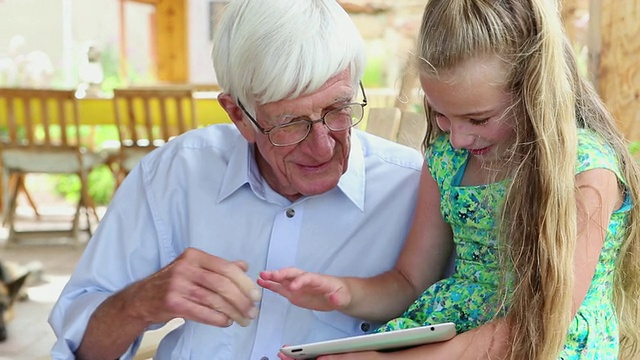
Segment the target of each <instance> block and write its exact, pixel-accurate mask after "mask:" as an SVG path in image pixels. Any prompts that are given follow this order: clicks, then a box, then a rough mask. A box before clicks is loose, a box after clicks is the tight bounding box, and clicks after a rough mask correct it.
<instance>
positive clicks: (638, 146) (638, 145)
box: [629, 141, 640, 156]
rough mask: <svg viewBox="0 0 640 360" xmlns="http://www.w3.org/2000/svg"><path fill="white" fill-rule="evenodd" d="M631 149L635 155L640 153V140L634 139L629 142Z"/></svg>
mask: <svg viewBox="0 0 640 360" xmlns="http://www.w3.org/2000/svg"><path fill="white" fill-rule="evenodd" d="M629 151H630V152H631V154H632V155H634V156H638V155H640V141H634V142H632V143H631V144H629Z"/></svg>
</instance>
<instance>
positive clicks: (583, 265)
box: [318, 169, 623, 360]
mask: <svg viewBox="0 0 640 360" xmlns="http://www.w3.org/2000/svg"><path fill="white" fill-rule="evenodd" d="M576 187H577V195H576V198H577V199H578V200H577V201H578V204H577V206H578V219H577V228H578V238H577V241H576V247H575V252H574V274H575V278H574V289H573V306H572V308H571V310H570V311H571V315H572V317H573V316H575V314H576V312H577V311H578V309H579V308H580V305H581V304H582V302H583V301H584V298H585V296H586V294H587V291H588V290H589V287H590V285H591V281H592V279H593V274H594V273H595V269H596V265H597V263H598V259H599V257H600V252H601V251H602V246H603V245H604V239H605V237H606V234H607V228H608V225H609V220H610V218H611V214H612V213H613V212H614V211H615V210H617V209H619V208H620V206H621V205H622V202H623V193H622V191H621V190H620V188H619V185H618V180H617V178H616V176H615V174H614V173H613V172H611V171H609V170H606V169H593V170H588V171H585V172H583V173H581V174H578V175H577V176H576ZM509 338H510V335H509V329H508V326H507V323H506V321H505V320H503V319H498V320H495V321H493V322H491V323H488V324H485V325H483V326H480V327H478V328H476V329H473V330H470V331H467V332H465V333H463V334H460V335H457V336H456V337H454V338H453V339H451V340H449V341H447V342H443V343H436V344H429V345H423V346H419V347H414V348H411V349H408V350H404V351H396V352H389V353H384V352H361V353H352V354H343V355H336V356H324V357H320V358H318V360H334V359H340V360H357V359H413V358H415V359H421V360H423V359H424V360H428V359H462V360H464V359H474V360H476V359H503V358H506V355H507V353H508V350H509V342H508V339H509Z"/></svg>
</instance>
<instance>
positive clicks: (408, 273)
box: [258, 162, 453, 321]
mask: <svg viewBox="0 0 640 360" xmlns="http://www.w3.org/2000/svg"><path fill="white" fill-rule="evenodd" d="M389 221H393V219H389ZM452 249H453V241H452V233H451V228H450V227H449V225H447V224H446V223H445V222H444V220H443V219H442V215H441V214H440V191H439V189H438V186H437V184H436V182H435V180H434V179H433V177H432V176H431V174H430V173H429V169H428V167H427V164H426V162H425V164H424V165H423V168H422V175H421V178H420V187H419V190H418V200H417V205H416V211H415V214H414V218H413V222H412V225H411V229H410V230H409V234H408V236H407V239H406V242H405V244H404V247H403V249H402V251H401V253H400V256H399V258H398V260H397V262H396V265H395V266H394V268H393V269H391V270H389V271H387V272H385V273H382V274H380V275H377V276H374V277H371V278H355V277H341V278H338V277H333V276H328V275H321V274H316V273H307V272H304V271H302V270H300V269H294V268H288V269H281V270H277V271H266V272H262V273H261V274H260V277H261V278H260V279H258V284H259V285H261V286H263V287H265V288H267V289H269V290H272V291H275V292H277V293H279V294H281V295H282V296H285V297H286V298H287V299H289V301H291V303H293V304H295V305H297V306H301V307H306V308H310V309H314V310H325V311H328V310H340V311H342V312H344V313H346V314H348V315H351V316H354V317H358V318H362V319H367V320H373V321H376V320H377V321H386V320H388V319H390V318H392V317H395V316H398V315H400V314H401V313H402V312H403V311H404V310H406V308H407V307H408V306H409V305H410V304H411V303H412V302H413V301H414V300H415V299H416V298H417V297H418V295H419V294H420V293H422V291H424V290H425V289H426V288H427V287H429V286H430V285H431V284H433V283H434V282H436V281H438V280H439V279H441V278H442V276H443V274H444V270H445V267H446V265H447V263H448V261H449V258H450V257H451V251H452Z"/></svg>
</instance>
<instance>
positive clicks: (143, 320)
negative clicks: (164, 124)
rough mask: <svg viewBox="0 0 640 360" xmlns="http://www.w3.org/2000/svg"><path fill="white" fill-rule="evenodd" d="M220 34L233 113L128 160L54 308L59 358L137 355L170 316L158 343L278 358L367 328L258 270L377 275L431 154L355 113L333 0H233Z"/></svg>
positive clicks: (355, 86)
mask: <svg viewBox="0 0 640 360" xmlns="http://www.w3.org/2000/svg"><path fill="white" fill-rule="evenodd" d="M214 44H215V45H214V49H213V63H214V67H215V70H216V73H217V75H218V80H219V83H220V85H221V87H222V88H223V89H224V92H223V93H222V94H221V95H220V96H219V98H218V99H219V102H220V104H221V105H222V106H223V107H224V109H225V110H226V111H227V113H228V114H229V116H230V118H231V120H232V121H233V124H224V125H214V126H210V127H207V128H203V129H198V130H195V131H191V132H188V133H186V134H184V135H182V136H180V137H178V138H176V139H174V140H171V141H170V142H169V143H167V144H166V145H164V146H163V147H162V148H160V149H159V150H156V151H154V152H153V153H151V154H150V155H148V156H147V157H145V158H144V159H143V160H142V161H141V162H140V164H139V165H138V166H137V168H136V169H134V171H133V172H131V173H130V174H129V175H128V176H127V178H126V180H125V181H124V182H123V184H122V185H121V187H120V188H119V189H118V192H117V193H116V194H115V196H114V198H113V200H112V203H111V204H110V206H109V209H108V211H107V213H106V215H105V217H104V219H103V220H102V222H101V224H100V226H99V227H98V229H97V231H96V233H95V235H94V236H93V238H92V239H91V240H90V242H89V244H88V246H87V249H86V250H85V253H84V254H83V256H82V258H81V260H80V262H79V263H78V266H77V268H76V270H75V273H74V274H73V276H72V278H71V280H70V281H69V283H68V285H67V286H66V287H65V289H64V291H63V293H62V295H61V296H60V299H59V300H58V302H57V304H56V305H55V307H54V309H53V311H52V313H51V316H50V319H49V322H50V323H51V326H52V327H53V329H54V331H55V333H56V335H57V338H58V340H57V342H56V344H55V345H54V348H53V358H54V359H71V358H74V356H75V357H76V358H78V359H103V358H104V359H107V358H109V359H114V358H118V357H120V358H124V359H128V358H131V357H132V356H133V354H134V353H135V351H136V350H137V348H138V346H139V343H140V339H141V336H142V335H143V333H144V332H145V331H147V330H150V329H156V328H158V327H160V326H162V325H163V324H165V323H166V322H167V321H169V320H171V319H174V318H182V319H184V320H185V322H184V324H183V325H181V326H180V327H178V328H177V329H175V330H173V331H172V332H170V333H169V334H168V335H167V336H165V338H164V339H163V340H162V342H161V343H160V345H159V348H158V350H157V354H156V359H207V360H212V359H216V360H219V359H234V360H235V359H267V358H268V359H275V358H277V353H278V349H279V348H280V347H281V346H282V345H283V344H285V343H289V344H292V343H299V342H308V341H317V340H324V339H329V338H337V337H344V336H352V335H358V334H363V333H365V332H367V331H369V329H373V328H374V326H371V324H368V323H364V322H362V321H361V320H358V319H355V318H351V317H348V316H346V315H343V314H340V313H337V312H327V313H323V312H314V311H310V310H306V309H302V308H297V307H294V306H292V305H290V304H289V302H288V301H287V300H286V299H285V298H282V297H280V296H279V295H277V294H275V293H272V292H270V291H267V290H262V289H261V288H260V287H258V286H257V285H256V284H255V279H256V278H257V277H258V274H259V272H260V271H263V270H269V269H279V268H282V267H287V266H295V267H299V268H302V269H306V270H308V271H314V272H322V273H328V274H333V275H352V276H372V275H375V274H378V273H380V272H383V271H385V270H387V269H389V268H391V267H392V266H393V264H394V263H395V260H396V257H397V255H398V253H399V251H400V249H401V247H402V245H403V242H404V238H405V235H406V234H407V231H408V228H409V224H410V222H411V218H412V215H413V210H414V208H415V198H416V194H417V186H418V180H419V176H420V168H421V165H422V157H421V155H420V154H419V153H418V152H416V151H414V150H411V149H409V148H406V147H403V146H400V145H397V144H395V143H392V142H389V141H386V140H382V139H380V138H376V137H374V136H371V135H368V134H366V133H364V132H362V131H358V130H354V129H353V128H352V127H353V126H354V125H356V124H358V123H359V122H360V121H361V119H362V117H363V108H364V106H365V105H366V94H365V90H364V88H363V87H362V85H361V84H360V82H359V80H360V78H361V76H362V74H363V68H364V62H365V60H364V45H363V41H362V38H361V37H360V35H359V33H358V31H357V29H356V28H355V26H354V24H353V23H352V21H351V20H350V18H349V16H348V15H347V14H346V13H345V11H344V10H343V9H342V8H341V7H340V6H339V4H338V3H337V2H336V1H335V0H306V1H299V0H272V1H265V0H233V1H231V3H230V4H229V5H228V6H227V8H226V10H225V13H224V15H223V18H222V20H221V21H220V24H219V29H218V31H217V33H216V37H215V39H214Z"/></svg>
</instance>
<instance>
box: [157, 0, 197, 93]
mask: <svg viewBox="0 0 640 360" xmlns="http://www.w3.org/2000/svg"><path fill="white" fill-rule="evenodd" d="M157 1H158V7H157V19H158V24H157V27H156V31H157V39H158V44H157V49H158V80H160V81H164V82H187V81H188V79H189V68H188V64H189V58H188V55H187V54H188V49H189V47H188V34H187V0H157Z"/></svg>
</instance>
